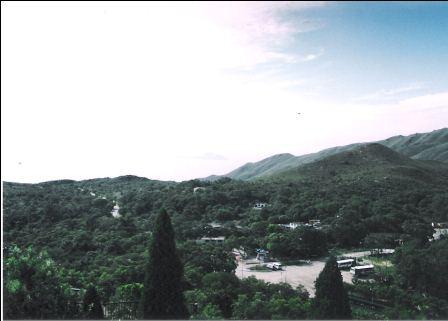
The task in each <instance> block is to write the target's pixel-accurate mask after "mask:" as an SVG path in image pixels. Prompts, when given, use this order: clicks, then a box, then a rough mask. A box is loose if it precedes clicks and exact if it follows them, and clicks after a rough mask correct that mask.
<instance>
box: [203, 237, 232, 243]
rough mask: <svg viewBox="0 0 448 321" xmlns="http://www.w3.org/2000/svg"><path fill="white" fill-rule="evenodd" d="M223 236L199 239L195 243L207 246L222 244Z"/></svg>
mask: <svg viewBox="0 0 448 321" xmlns="http://www.w3.org/2000/svg"><path fill="white" fill-rule="evenodd" d="M225 239H226V237H225V236H218V237H201V238H200V239H199V240H197V241H196V243H208V244H223V243H224V241H225Z"/></svg>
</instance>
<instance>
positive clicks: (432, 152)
mask: <svg viewBox="0 0 448 321" xmlns="http://www.w3.org/2000/svg"><path fill="white" fill-rule="evenodd" d="M373 143H377V144H381V145H384V146H386V147H389V148H390V149H392V150H394V151H396V152H399V153H400V154H403V155H405V156H408V157H410V158H412V159H419V160H436V161H440V162H445V163H448V128H442V129H439V130H434V131H432V132H430V133H423V134H413V135H409V136H401V135H400V136H394V137H390V138H387V139H385V140H381V141H377V142H373ZM365 144H369V143H354V144H350V145H346V146H338V147H332V148H328V149H324V150H322V151H319V152H317V153H312V154H306V155H301V156H294V155H292V154H278V155H274V156H271V157H268V158H265V159H263V160H261V161H259V162H254V163H247V164H245V165H243V166H241V167H239V168H237V169H235V170H233V171H231V172H229V173H228V174H225V175H222V176H218V175H212V176H209V177H206V178H204V180H211V181H212V180H216V179H218V178H220V177H230V178H232V179H241V180H252V179H256V178H260V177H265V176H269V175H273V174H275V173H279V172H281V171H284V170H287V169H292V168H295V167H298V166H302V165H305V164H309V163H312V162H315V161H319V160H321V159H324V158H326V157H328V156H331V155H335V154H338V153H341V152H346V151H350V150H353V149H355V148H358V147H359V146H362V145H365Z"/></svg>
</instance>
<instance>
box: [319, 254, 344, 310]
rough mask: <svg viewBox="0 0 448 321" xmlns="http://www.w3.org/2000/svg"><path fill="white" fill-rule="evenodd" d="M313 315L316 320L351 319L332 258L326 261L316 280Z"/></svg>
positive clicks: (340, 277) (336, 266) (340, 280)
mask: <svg viewBox="0 0 448 321" xmlns="http://www.w3.org/2000/svg"><path fill="white" fill-rule="evenodd" d="M313 313H314V316H315V317H316V318H317V319H351V316H352V315H351V309H350V303H349V300H348V295H347V291H346V289H345V288H344V284H343V282H342V276H341V272H340V271H339V268H338V265H337V263H336V258H335V257H334V256H331V257H330V258H329V259H328V261H327V263H326V264H325V267H324V269H323V270H322V272H321V273H320V274H319V277H318V278H317V280H316V297H315V299H314V302H313Z"/></svg>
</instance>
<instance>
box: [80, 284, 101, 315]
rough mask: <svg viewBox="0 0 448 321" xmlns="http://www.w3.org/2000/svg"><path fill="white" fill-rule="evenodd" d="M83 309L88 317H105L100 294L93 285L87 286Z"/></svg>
mask: <svg viewBox="0 0 448 321" xmlns="http://www.w3.org/2000/svg"><path fill="white" fill-rule="evenodd" d="M83 311H84V317H85V318H86V319H92V320H100V319H104V314H103V308H102V306H101V300H100V296H99V295H98V292H97V291H96V289H95V287H94V286H93V285H91V286H89V287H88V288H87V291H86V294H85V295H84V299H83Z"/></svg>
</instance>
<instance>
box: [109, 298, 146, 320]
mask: <svg viewBox="0 0 448 321" xmlns="http://www.w3.org/2000/svg"><path fill="white" fill-rule="evenodd" d="M137 310H138V301H120V302H108V303H104V304H103V312H104V317H105V318H107V319H112V320H119V319H121V320H135V319H137Z"/></svg>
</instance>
